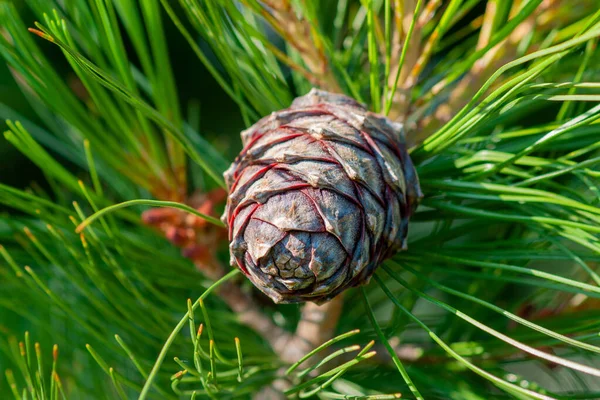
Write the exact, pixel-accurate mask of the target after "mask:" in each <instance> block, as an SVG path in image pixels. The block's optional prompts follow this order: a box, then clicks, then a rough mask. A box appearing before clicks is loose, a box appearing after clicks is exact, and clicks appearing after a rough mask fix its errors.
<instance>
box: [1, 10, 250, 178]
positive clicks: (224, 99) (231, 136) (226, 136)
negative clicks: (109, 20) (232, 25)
mask: <svg viewBox="0 0 600 400" xmlns="http://www.w3.org/2000/svg"><path fill="white" fill-rule="evenodd" d="M3 1H6V0H3ZM9 2H12V3H13V4H15V5H16V6H17V7H18V9H19V12H20V14H21V16H22V18H23V20H24V21H25V23H26V24H27V25H28V26H33V25H34V22H35V21H36V18H35V16H34V15H33V13H32V12H31V10H29V9H28V8H27V7H26V6H25V4H24V1H23V0H12V1H9ZM163 22H164V24H165V29H166V34H167V38H168V39H167V40H168V43H169V52H170V58H171V59H172V60H173V63H172V66H173V70H174V75H175V79H176V80H177V87H178V92H179V100H180V102H181V104H182V107H183V108H184V110H185V111H186V112H187V115H186V117H188V116H189V115H191V114H194V115H196V114H197V113H198V111H199V118H197V117H195V116H194V117H192V118H189V120H190V122H191V123H192V124H195V125H196V126H199V131H200V132H201V133H202V134H203V135H204V136H205V137H207V138H208V139H209V140H210V141H211V142H213V143H216V146H217V147H219V146H220V147H219V150H221V151H222V152H223V153H224V154H226V155H227V157H228V158H229V159H232V158H233V157H235V154H236V153H237V151H239V146H240V143H241V142H240V139H239V132H240V130H242V129H243V128H244V125H243V121H242V118H241V115H240V113H239V109H238V107H237V106H236V104H235V103H234V102H233V101H232V100H231V99H230V98H229V97H228V96H227V94H225V92H224V91H223V90H222V89H221V88H220V87H219V85H218V84H217V83H216V82H215V80H214V79H213V78H212V76H211V75H210V74H209V73H208V72H207V70H206V69H205V68H204V66H203V65H202V63H201V62H200V61H199V60H198V58H197V57H196V56H195V55H194V54H193V52H192V50H191V48H190V46H188V44H187V43H186V41H185V40H183V38H182V37H181V34H180V33H179V31H177V29H176V27H175V26H174V25H173V24H172V23H171V21H170V20H169V18H167V17H166V16H163ZM1 29H2V28H1V27H0V31H1ZM38 44H39V46H40V48H41V49H43V51H44V52H45V53H46V54H47V55H48V57H49V58H50V60H52V62H53V63H54V65H57V66H59V67H58V68H57V71H59V72H61V73H62V75H63V77H64V79H65V80H66V81H67V82H69V85H70V86H71V87H77V86H78V82H77V81H76V79H77V78H76V77H75V74H74V73H73V72H72V71H71V68H70V67H69V65H68V64H67V62H66V61H65V58H64V56H63V54H62V53H61V52H60V51H59V49H58V47H56V46H52V45H51V44H49V43H45V42H44V41H43V40H41V39H40V41H39V43H38ZM129 45H130V44H129ZM203 49H204V50H206V51H207V54H210V49H209V48H208V46H206V45H205V44H203ZM134 62H135V59H134ZM3 106H8V107H10V108H11V109H12V110H14V111H16V112H17V113H19V114H20V115H21V116H22V117H23V118H26V119H28V120H31V121H33V122H36V123H40V121H39V119H38V118H37V116H36V113H35V111H34V110H33V109H32V108H31V107H30V106H29V104H28V102H27V99H26V97H25V96H24V95H23V93H22V91H21V89H20V88H19V85H18V84H17V82H15V80H14V78H13V76H12V74H11V73H10V70H9V69H8V68H7V66H6V64H5V63H4V61H2V62H0V119H1V121H0V129H1V130H2V132H4V131H5V130H6V123H5V120H6V119H7V114H6V113H5V112H4V107H3ZM10 119H13V118H10ZM59 160H60V161H64V160H62V159H60V157H59ZM43 179H44V178H43V175H42V174H41V171H40V170H39V169H38V168H37V167H36V166H35V165H33V163H31V162H30V161H29V160H28V159H26V158H25V157H24V156H23V155H22V154H20V153H19V152H18V151H17V150H16V149H15V148H14V147H13V146H11V145H10V144H9V143H8V142H7V141H6V140H5V138H4V135H2V136H1V137H0V182H2V183H6V184H9V185H11V186H15V187H19V188H23V187H26V186H28V185H29V184H30V183H31V182H33V181H35V182H37V183H42V181H43Z"/></svg>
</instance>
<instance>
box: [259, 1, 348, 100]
mask: <svg viewBox="0 0 600 400" xmlns="http://www.w3.org/2000/svg"><path fill="white" fill-rule="evenodd" d="M262 3H263V4H264V5H265V6H266V7H263V8H261V10H260V13H261V15H262V16H263V17H264V18H265V20H266V21H267V22H269V23H270V24H271V26H272V27H273V29H275V30H276V31H277V33H279V35H281V37H282V38H283V39H285V41H286V42H287V43H289V44H290V45H291V46H292V47H294V49H296V51H298V53H299V54H300V57H302V61H304V64H305V65H306V67H307V68H308V70H309V71H310V72H311V73H312V75H313V76H312V78H311V77H310V76H309V77H307V78H308V79H309V81H310V82H311V83H312V84H313V85H316V86H319V87H321V88H322V89H325V90H328V91H331V92H336V93H340V92H341V89H340V86H339V84H338V81H337V79H336V77H335V75H334V73H333V71H332V70H331V66H330V65H329V61H328V60H327V56H326V54H325V49H324V45H323V43H321V40H320V39H319V36H318V34H317V33H316V32H315V31H314V26H313V25H312V24H311V22H310V21H308V20H307V19H306V18H304V17H303V16H300V15H298V14H297V13H296V11H295V10H294V8H293V7H292V5H291V3H290V2H289V0H264V1H262Z"/></svg>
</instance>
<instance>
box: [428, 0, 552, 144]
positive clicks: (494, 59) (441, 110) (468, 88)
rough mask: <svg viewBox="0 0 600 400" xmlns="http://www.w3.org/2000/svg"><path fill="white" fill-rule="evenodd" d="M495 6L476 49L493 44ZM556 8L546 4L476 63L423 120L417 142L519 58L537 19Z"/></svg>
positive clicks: (548, 1) (488, 10) (490, 9)
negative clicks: (503, 66) (520, 46)
mask: <svg viewBox="0 0 600 400" xmlns="http://www.w3.org/2000/svg"><path fill="white" fill-rule="evenodd" d="M496 4H497V3H496V2H493V1H490V2H488V3H487V7H486V11H485V14H484V17H483V23H482V26H481V30H480V34H479V38H478V42H477V50H481V49H483V48H485V47H486V46H487V45H488V43H489V42H490V39H491V36H492V33H493V32H492V25H493V21H494V16H495V14H496ZM518 5H519V3H518V2H517V3H515V5H514V6H513V8H512V10H511V14H512V15H514V13H516V12H518ZM555 5H556V0H546V1H544V2H543V3H542V4H541V5H540V6H539V8H538V9H537V10H536V11H535V12H534V13H533V14H532V15H531V16H530V17H529V18H527V19H526V20H525V21H523V22H522V23H521V24H520V25H519V26H517V27H516V28H515V30H514V31H513V32H512V33H511V34H510V35H509V36H508V37H507V38H506V39H504V40H503V41H501V42H500V43H498V44H497V45H496V46H494V47H492V48H491V49H490V50H489V51H488V52H487V53H486V54H485V55H484V56H483V57H481V58H480V59H479V60H477V61H476V62H475V63H474V64H473V66H472V67H471V69H470V70H469V72H468V73H467V74H466V76H465V77H464V78H463V79H462V80H461V81H460V82H459V84H458V85H456V87H454V88H453V89H452V91H451V93H450V96H449V98H448V101H447V102H446V103H444V104H442V105H440V106H439V107H438V108H437V110H436V111H435V113H434V114H433V115H432V116H430V117H428V118H424V119H423V121H422V123H421V126H422V128H421V129H420V132H421V134H420V137H419V138H418V140H422V139H424V138H425V137H427V136H428V135H429V134H430V133H431V132H434V131H435V130H436V129H438V128H439V127H440V126H441V125H443V124H444V123H446V122H448V121H449V120H450V119H451V118H452V117H453V116H454V115H456V113H457V112H458V111H459V110H460V109H461V108H462V107H464V106H465V105H466V104H467V103H468V102H469V100H470V99H471V98H472V97H473V94H474V91H475V90H477V89H478V88H480V87H481V86H482V85H483V83H484V82H485V81H486V80H487V79H488V78H489V77H490V76H492V74H493V73H494V72H495V71H496V70H497V69H498V68H500V67H501V66H502V65H504V64H506V63H507V62H509V61H510V60H512V59H514V58H515V57H516V55H517V49H518V47H519V44H520V43H521V42H522V41H523V40H524V38H525V37H526V36H527V35H528V34H529V33H530V32H531V30H532V29H533V28H534V26H536V25H538V18H539V17H540V16H541V15H544V13H545V12H547V11H549V10H551V9H552V8H553V7H554V6H555Z"/></svg>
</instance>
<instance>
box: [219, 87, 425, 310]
mask: <svg viewBox="0 0 600 400" xmlns="http://www.w3.org/2000/svg"><path fill="white" fill-rule="evenodd" d="M242 141H243V144H244V148H243V150H242V151H241V153H240V155H239V156H238V157H237V158H236V160H235V161H234V163H233V164H232V165H231V167H230V168H229V169H228V170H227V171H226V172H225V179H226V182H227V185H228V188H229V196H228V200H227V207H226V210H225V215H224V216H223V221H224V222H225V223H226V224H227V226H228V228H229V241H230V246H229V247H230V254H231V264H232V265H233V266H237V267H239V268H240V269H241V270H242V271H243V272H244V274H245V275H246V276H247V277H248V278H249V279H250V280H251V281H252V283H253V284H254V285H255V286H256V287H257V288H259V289H260V290H261V291H262V292H264V293H265V294H266V295H267V296H269V297H270V298H271V299H272V300H273V301H274V302H276V303H299V302H305V301H312V302H315V303H319V304H320V303H323V302H326V301H328V300H330V299H332V298H333V297H335V296H336V295H337V294H339V293H341V292H342V291H344V290H345V289H347V288H349V287H353V286H357V285H361V284H364V283H366V282H368V281H369V279H370V277H371V275H372V274H373V273H374V271H375V269H376V268H377V266H378V265H379V264H380V263H381V262H382V261H383V260H385V259H386V258H388V257H390V256H392V255H393V254H395V253H396V252H397V251H399V250H402V249H405V248H406V235H407V231H408V221H409V217H410V215H411V214H412V213H413V212H414V210H415V208H416V206H417V203H418V200H419V198H420V197H421V191H420V188H419V183H418V178H417V174H416V171H415V169H414V166H413V164H412V162H411V160H410V158H409V156H408V153H407V151H406V144H405V140H404V133H403V128H402V125H401V124H398V123H394V122H392V121H390V120H389V119H387V118H385V117H382V116H380V115H377V114H374V113H371V112H369V111H367V110H366V108H365V107H364V106H362V105H361V104H359V103H357V102H356V101H355V100H353V99H351V98H349V97H347V96H343V95H339V94H332V93H328V92H324V91H320V90H316V89H313V90H311V91H310V92H309V93H308V94H307V95H305V96H302V97H299V98H297V99H296V100H294V102H293V103H292V105H291V106H290V107H289V108H288V109H285V110H281V111H277V112H274V113H272V114H271V115H269V116H267V117H265V118H263V119H261V120H260V121H258V122H257V123H256V124H255V125H253V126H252V127H250V128H249V129H247V130H245V131H244V132H242Z"/></svg>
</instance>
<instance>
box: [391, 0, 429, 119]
mask: <svg viewBox="0 0 600 400" xmlns="http://www.w3.org/2000/svg"><path fill="white" fill-rule="evenodd" d="M416 6H417V3H416V1H415V0H403V2H401V1H396V2H395V7H396V10H397V11H396V15H401V24H398V21H399V20H400V18H396V24H395V25H396V26H395V28H394V29H395V35H394V39H393V40H394V42H393V43H392V46H393V47H392V51H393V53H392V54H394V52H396V53H395V56H394V58H393V59H392V62H393V63H392V65H393V66H394V67H393V68H392V70H391V73H390V75H389V78H388V82H387V84H388V86H389V87H390V88H391V87H393V86H394V82H395V80H396V75H397V74H398V67H399V63H398V60H399V57H400V49H401V46H400V42H401V39H400V38H399V37H400V32H408V30H409V27H410V25H411V23H412V19H413V14H414V13H415V11H416ZM400 7H401V11H400V10H399V8H400ZM421 30H422V27H421V26H419V24H416V25H415V27H414V30H413V33H412V36H411V38H410V41H409V43H408V49H407V52H406V57H405V59H404V63H403V65H402V69H401V70H400V75H399V78H398V87H397V89H396V92H395V93H394V97H393V99H392V108H391V109H390V113H389V115H388V116H389V117H390V118H391V119H393V120H396V119H399V118H401V117H402V116H404V115H405V114H406V112H407V110H408V109H409V108H410V103H411V98H410V88H411V86H412V83H411V82H408V77H409V75H410V73H411V71H412V70H413V68H414V67H415V65H416V64H417V61H418V60H419V55H420V54H421V39H422V37H421ZM402 36H405V34H404V33H403V34H402ZM396 49H397V50H396Z"/></svg>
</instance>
